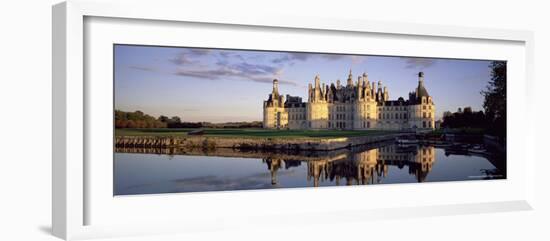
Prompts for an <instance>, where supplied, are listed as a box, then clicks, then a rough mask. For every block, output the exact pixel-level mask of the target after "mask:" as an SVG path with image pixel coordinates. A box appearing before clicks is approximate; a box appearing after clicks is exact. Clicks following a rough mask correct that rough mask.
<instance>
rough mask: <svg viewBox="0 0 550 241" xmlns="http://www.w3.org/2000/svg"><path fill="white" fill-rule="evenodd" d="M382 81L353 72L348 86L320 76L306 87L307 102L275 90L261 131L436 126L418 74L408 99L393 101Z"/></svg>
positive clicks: (275, 85) (432, 107)
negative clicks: (416, 82) (416, 83)
mask: <svg viewBox="0 0 550 241" xmlns="http://www.w3.org/2000/svg"><path fill="white" fill-rule="evenodd" d="M389 96H390V94H389V91H388V89H387V88H386V87H383V86H382V82H381V81H378V84H376V83H375V82H374V81H372V83H371V82H369V79H368V77H367V74H366V73H363V75H362V76H359V77H358V78H357V82H355V83H354V81H353V76H352V72H351V70H350V72H349V75H348V79H347V83H346V85H345V86H343V85H341V83H340V80H337V81H336V85H335V84H334V83H331V84H330V85H328V84H325V83H323V84H321V79H320V77H319V75H317V76H316V77H315V81H314V85H312V84H311V83H310V84H309V86H308V101H307V102H303V101H302V98H301V97H297V96H290V95H286V99H285V96H283V95H282V94H280V93H279V83H278V81H277V80H276V79H275V80H273V90H272V92H271V94H269V97H268V99H267V100H265V101H264V103H263V127H264V128H268V129H342V130H367V129H380V130H411V129H434V128H435V104H434V102H433V99H432V97H431V96H430V95H429V94H428V91H427V90H426V87H425V86H424V73H423V72H419V73H418V86H417V87H416V89H415V90H414V91H412V92H410V93H409V98H408V99H406V100H405V99H404V98H403V97H399V98H398V99H397V100H390V97H389Z"/></svg>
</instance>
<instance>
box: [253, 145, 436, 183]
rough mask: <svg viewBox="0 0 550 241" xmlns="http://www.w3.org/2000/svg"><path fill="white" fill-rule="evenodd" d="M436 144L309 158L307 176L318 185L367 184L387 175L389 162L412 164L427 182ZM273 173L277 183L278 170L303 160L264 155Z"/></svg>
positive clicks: (412, 172)
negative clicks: (327, 182)
mask: <svg viewBox="0 0 550 241" xmlns="http://www.w3.org/2000/svg"><path fill="white" fill-rule="evenodd" d="M435 160H436V158H435V148H434V147H433V146H409V147H405V148H402V147H399V146H396V145H388V146H384V147H379V148H376V149H371V150H366V151H360V152H351V151H350V152H348V153H343V154H340V155H336V156H331V157H327V158H319V159H317V160H314V161H307V162H306V164H307V180H308V181H313V186H315V187H318V186H319V182H323V181H325V180H329V181H331V182H335V184H336V185H341V184H345V185H354V184H357V185H365V184H373V183H380V182H381V181H382V180H383V179H384V178H385V177H386V176H387V175H388V171H389V166H397V167H398V168H400V169H401V168H408V172H409V174H410V175H414V176H415V177H416V180H417V181H418V182H423V181H424V180H425V179H426V176H427V175H428V173H429V172H430V171H431V170H432V166H433V165H434V163H435ZM263 162H265V163H266V164H267V168H268V170H269V171H270V173H271V184H273V185H277V183H278V182H277V171H278V170H279V169H281V168H285V169H289V168H292V167H294V166H299V165H301V164H302V161H301V160H292V159H282V158H274V157H267V158H263Z"/></svg>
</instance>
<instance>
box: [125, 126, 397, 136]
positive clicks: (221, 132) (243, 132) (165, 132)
mask: <svg viewBox="0 0 550 241" xmlns="http://www.w3.org/2000/svg"><path fill="white" fill-rule="evenodd" d="M193 130H197V129H187V128H181V129H168V128H165V129H116V130H115V135H117V136H186V135H187V133H188V132H189V131H193ZM203 130H204V133H205V134H204V136H217V137H268V138H271V137H282V138H316V137H319V138H327V137H328V138H337V137H353V136H367V135H382V134H388V133H392V132H391V131H382V130H269V129H203Z"/></svg>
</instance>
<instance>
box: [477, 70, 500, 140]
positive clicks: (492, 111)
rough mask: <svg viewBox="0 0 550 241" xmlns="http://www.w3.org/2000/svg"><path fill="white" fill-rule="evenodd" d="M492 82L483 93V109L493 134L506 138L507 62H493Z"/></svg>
mask: <svg viewBox="0 0 550 241" xmlns="http://www.w3.org/2000/svg"><path fill="white" fill-rule="evenodd" d="M489 67H490V68H491V80H490V81H489V84H488V85H487V87H486V90H484V91H481V94H482V95H483V97H484V101H483V108H484V109H485V114H486V115H487V118H488V119H489V121H490V122H492V127H491V130H490V131H491V132H492V134H495V135H498V136H501V137H506V62H505V61H493V62H491V64H490V65H489Z"/></svg>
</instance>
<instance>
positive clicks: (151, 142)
mask: <svg viewBox="0 0 550 241" xmlns="http://www.w3.org/2000/svg"><path fill="white" fill-rule="evenodd" d="M403 135H406V134H387V135H379V136H361V137H342V138H251V137H238V138H228V137H205V136H182V137H164V136H163V137H159V136H117V137H115V146H116V147H184V148H203V149H215V148H235V149H265V150H270V149H275V150H314V151H329V150H337V149H342V148H350V147H353V146H359V145H366V144H372V143H377V142H382V141H388V140H393V139H395V138H396V137H398V136H403Z"/></svg>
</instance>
